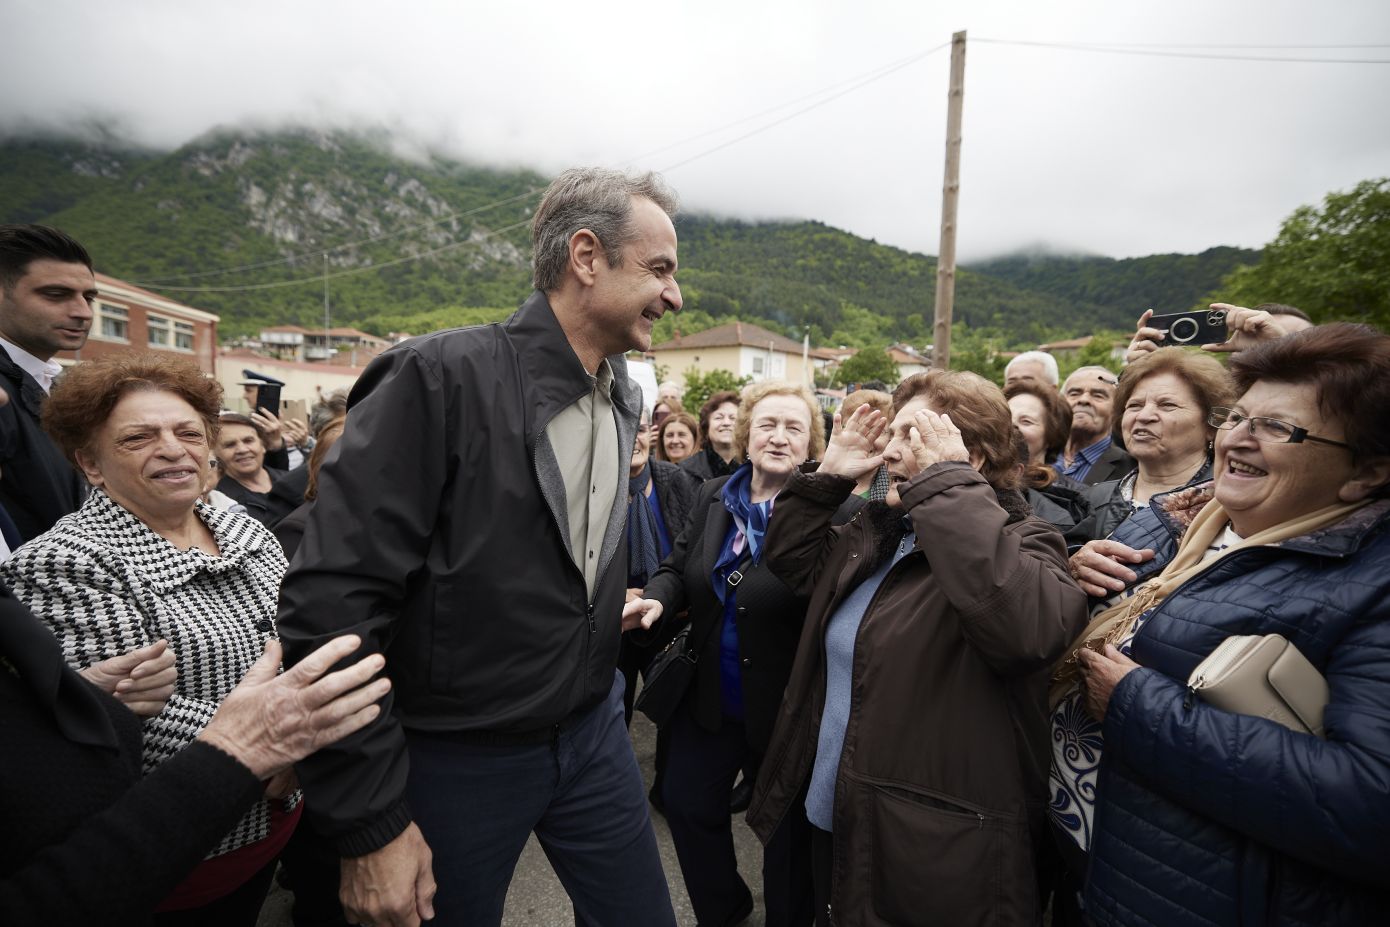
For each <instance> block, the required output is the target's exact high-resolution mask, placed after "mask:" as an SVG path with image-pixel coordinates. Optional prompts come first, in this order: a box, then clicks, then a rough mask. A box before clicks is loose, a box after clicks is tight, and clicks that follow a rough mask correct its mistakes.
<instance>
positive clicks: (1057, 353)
mask: <svg viewBox="0 0 1390 927" xmlns="http://www.w3.org/2000/svg"><path fill="white" fill-rule="evenodd" d="M1095 337H1096V336H1095V335H1086V336H1084V337H1082V338H1068V339H1067V340H1066V341H1053V342H1051V343H1049V344H1040V345H1038V350H1039V351H1046V352H1047V353H1049V354H1051V355H1052V356H1053V357H1056V358H1057V360H1058V362H1059V363H1061V364H1062V365H1063V366H1066V365H1067V364H1070V363H1074V362H1075V361H1076V358H1077V355H1078V354H1080V353H1081V349H1082V348H1084V347H1086V346H1088V345H1089V344H1090V343H1091V342H1092V341H1094V340H1095ZM1128 347H1129V342H1128V341H1112V342H1111V343H1110V358H1111V360H1124V356H1125V350H1126V349H1127V348H1128Z"/></svg>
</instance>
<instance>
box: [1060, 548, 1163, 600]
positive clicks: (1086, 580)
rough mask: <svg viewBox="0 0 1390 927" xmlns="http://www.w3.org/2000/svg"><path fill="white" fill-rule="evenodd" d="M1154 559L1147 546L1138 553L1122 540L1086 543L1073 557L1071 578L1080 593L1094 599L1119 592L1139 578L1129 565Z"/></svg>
mask: <svg viewBox="0 0 1390 927" xmlns="http://www.w3.org/2000/svg"><path fill="white" fill-rule="evenodd" d="M1153 558H1154V552H1153V551H1152V550H1149V549H1148V548H1147V547H1146V548H1144V549H1143V550H1135V549H1134V548H1133V547H1130V546H1129V545H1127V544H1121V543H1120V542H1119V541H1087V542H1086V546H1085V547H1082V548H1081V549H1080V550H1078V551H1077V552H1076V553H1074V554H1072V555H1071V578H1072V579H1074V580H1076V584H1077V585H1078V586H1080V587H1081V591H1082V592H1084V593H1086V594H1087V595H1089V596H1091V597H1093V598H1099V597H1102V596H1107V595H1110V594H1111V593H1113V592H1120V591H1122V590H1124V588H1125V587H1126V586H1128V585H1129V584H1130V583H1132V582H1134V581H1135V580H1136V579H1138V578H1139V577H1138V575H1136V574H1135V572H1134V571H1133V570H1131V569H1130V568H1129V567H1127V566H1125V564H1126V563H1135V564H1138V563H1144V562H1145V561H1147V560H1152V559H1153Z"/></svg>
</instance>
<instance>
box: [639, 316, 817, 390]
mask: <svg viewBox="0 0 1390 927" xmlns="http://www.w3.org/2000/svg"><path fill="white" fill-rule="evenodd" d="M649 353H650V355H651V357H652V359H653V360H654V361H655V362H656V363H658V364H660V365H662V366H664V367H665V368H666V369H667V370H668V371H669V373H668V376H670V377H671V378H672V379H675V380H680V379H682V378H683V377H684V376H685V373H686V371H688V370H692V369H693V370H696V371H698V372H699V373H701V374H707V373H709V372H710V371H712V370H727V371H729V372H730V373H732V374H733V375H734V376H737V377H751V378H752V380H753V381H754V382H757V381H758V380H790V381H792V382H793V383H805V384H807V385H808V386H809V385H811V372H812V363H811V361H810V360H808V359H804V358H803V355H802V345H801V344H800V343H799V342H796V341H793V340H792V339H790V338H788V337H787V336H785V335H779V334H777V333H776V332H772V331H768V330H767V329H766V328H762V327H760V326H757V325H752V324H750V323H748V322H729V323H727V324H725V325H719V326H716V327H715V328H710V329H706V330H705V331H702V332H696V333H695V334H693V335H677V336H676V337H675V338H672V339H671V340H670V341H667V342H665V343H663V344H658V345H653V346H652V349H651V351H650V352H649Z"/></svg>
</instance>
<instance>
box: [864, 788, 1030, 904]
mask: <svg viewBox="0 0 1390 927" xmlns="http://www.w3.org/2000/svg"><path fill="white" fill-rule="evenodd" d="M1011 829H1012V828H1011V827H1010V826H1009V824H1008V822H1006V821H1003V820H1002V819H1000V818H997V817H993V816H990V815H988V814H985V813H983V812H980V811H976V810H974V809H971V808H967V807H964V806H961V805H957V804H954V803H952V802H949V801H945V800H942V799H940V798H937V797H935V796H932V795H929V794H925V793H922V792H917V791H909V790H907V789H902V788H892V787H887V786H878V787H876V788H875V789H874V795H873V856H874V860H873V869H872V871H873V883H874V884H873V904H874V910H875V913H877V914H878V916H879V917H880V918H882V919H883V921H884V922H885V923H887V924H901V925H910V924H950V925H952V927H969V925H976V924H978V925H985V924H994V923H998V922H999V921H998V914H999V891H1000V886H999V880H1000V875H1001V872H1000V870H1001V864H1002V856H1003V843H1004V840H1005V837H1006V831H1009V830H1011Z"/></svg>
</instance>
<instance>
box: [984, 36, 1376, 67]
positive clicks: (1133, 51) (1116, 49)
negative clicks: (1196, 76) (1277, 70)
mask: <svg viewBox="0 0 1390 927" xmlns="http://www.w3.org/2000/svg"><path fill="white" fill-rule="evenodd" d="M970 41H971V42H983V43H987V44H990V45H1019V46H1027V47H1031V48H1060V49H1065V50H1068V51H1086V52H1100V53H1102V54H1108V55H1140V56H1148V57H1155V58H1199V59H1204V60H1207V61H1279V62H1287V63H1291V64H1390V58H1290V57H1287V56H1281V55H1210V54H1203V53H1200V52H1192V51H1177V50H1173V51H1163V50H1160V49H1158V48H1140V47H1134V46H1124V47H1121V46H1115V45H1087V44H1081V43H1076V42H1029V41H1024V40H1019V39H982V38H972V39H971V40H970ZM1218 47H1220V46H1218ZM1371 47H1376V48H1385V47H1390V46H1371Z"/></svg>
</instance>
